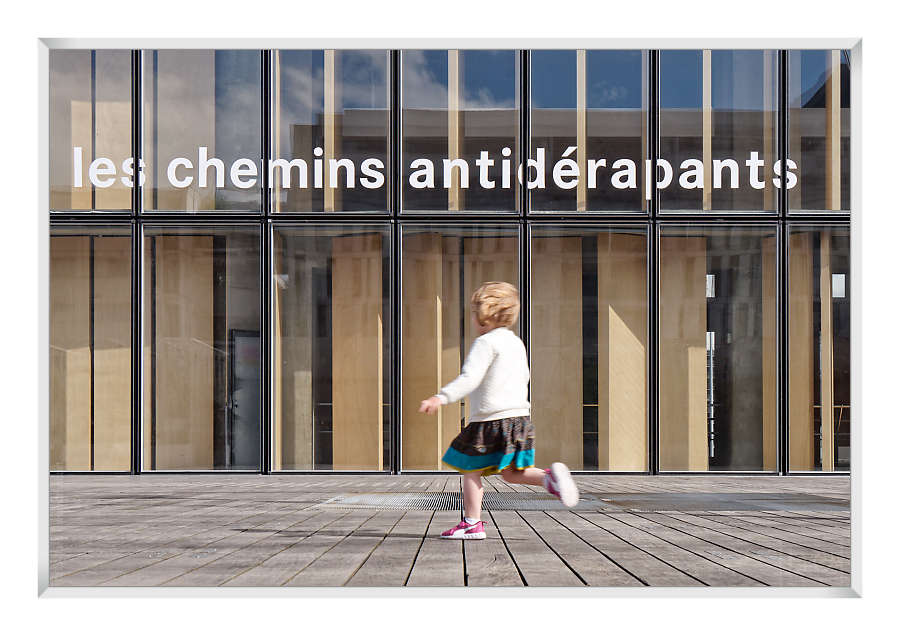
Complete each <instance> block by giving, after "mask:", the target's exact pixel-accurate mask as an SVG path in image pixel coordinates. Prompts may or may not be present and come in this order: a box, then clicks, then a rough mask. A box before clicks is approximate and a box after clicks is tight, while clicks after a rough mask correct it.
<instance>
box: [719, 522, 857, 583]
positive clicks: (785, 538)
mask: <svg viewBox="0 0 900 636" xmlns="http://www.w3.org/2000/svg"><path fill="white" fill-rule="evenodd" d="M705 519H706V518H705ZM721 519H722V520H721V521H720V520H718V519H717V520H716V521H717V523H721V524H722V529H721V532H723V533H727V534H731V535H733V536H736V537H740V538H744V539H747V540H749V541H752V542H753V543H758V544H760V545H763V546H766V547H769V548H772V549H774V550H779V551H781V552H786V553H788V554H790V555H792V556H795V557H798V558H801V559H805V560H807V561H812V562H813V563H818V564H819V565H823V566H825V567H829V568H832V569H835V570H840V571H841V572H847V573H849V572H850V559H849V558H848V557H843V556H837V555H835V554H832V553H830V552H824V551H822V550H819V549H817V548H811V547H809V546H804V545H801V544H797V543H796V542H794V541H793V537H791V533H790V532H784V533H779V535H782V536H778V537H773V536H771V535H770V534H767V533H766V532H763V531H761V530H762V529H761V528H760V526H757V525H754V524H753V523H749V522H747V521H744V520H743V518H742V517H738V516H734V517H731V516H729V517H722V518H721ZM707 520H709V521H713V520H712V519H707ZM709 527H710V528H714V529H716V528H718V526H712V525H710V526H709Z"/></svg>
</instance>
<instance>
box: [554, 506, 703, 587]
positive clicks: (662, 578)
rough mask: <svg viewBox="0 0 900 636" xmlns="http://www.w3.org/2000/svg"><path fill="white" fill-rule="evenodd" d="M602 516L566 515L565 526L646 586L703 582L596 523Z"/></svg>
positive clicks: (598, 514)
mask: <svg viewBox="0 0 900 636" xmlns="http://www.w3.org/2000/svg"><path fill="white" fill-rule="evenodd" d="M548 514H550V516H552V517H555V518H557V519H559V518H560V517H559V516H558V515H560V514H561V513H557V512H551V513H548ZM570 514H571V513H570ZM601 516H603V515H601V514H600V513H584V514H581V513H578V514H572V515H571V516H570V517H567V518H566V527H567V528H569V529H570V530H571V531H573V532H575V533H576V534H577V535H578V536H579V537H581V538H582V539H583V540H584V541H586V542H588V543H590V544H591V545H592V546H594V547H595V548H596V549H597V550H599V551H600V552H601V553H602V554H603V555H604V556H605V557H606V558H608V559H609V560H610V561H612V562H613V563H615V564H617V565H618V566H619V567H621V568H622V569H624V570H625V571H626V572H628V573H629V574H631V575H632V576H634V577H635V578H637V579H639V580H640V581H641V582H642V583H644V584H645V585H668V586H697V585H702V584H701V583H700V581H697V580H696V579H693V578H691V577H690V576H688V575H686V574H685V573H683V572H680V571H679V570H677V569H676V568H674V567H672V566H671V565H669V564H668V563H666V562H664V561H661V560H659V559H657V558H655V557H654V556H653V555H651V554H648V553H647V552H645V551H644V550H641V549H640V548H637V547H635V546H633V545H631V544H630V543H628V542H627V541H625V540H623V539H621V538H620V537H618V536H617V535H615V534H613V533H611V532H609V531H607V530H605V529H604V528H602V527H601V526H599V525H597V523H595V522H600V523H602V521H601V520H599V519H598V518H599V517H601Z"/></svg>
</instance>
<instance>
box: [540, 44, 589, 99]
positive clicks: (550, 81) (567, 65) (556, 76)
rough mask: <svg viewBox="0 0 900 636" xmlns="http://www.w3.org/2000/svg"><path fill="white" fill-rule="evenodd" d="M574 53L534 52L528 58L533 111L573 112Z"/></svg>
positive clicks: (575, 80) (574, 85) (575, 83)
mask: <svg viewBox="0 0 900 636" xmlns="http://www.w3.org/2000/svg"><path fill="white" fill-rule="evenodd" d="M575 60H576V56H575V51H534V52H533V53H532V54H531V105H532V107H533V108H575V106H576V101H577V95H576V90H577V89H576V85H577V81H578V78H577V68H576V61H575Z"/></svg>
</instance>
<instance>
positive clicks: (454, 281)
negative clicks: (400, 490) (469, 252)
mask: <svg viewBox="0 0 900 636" xmlns="http://www.w3.org/2000/svg"><path fill="white" fill-rule="evenodd" d="M441 243H442V249H443V260H442V267H441V301H440V302H441V384H442V385H444V384H447V383H448V382H450V381H451V380H452V379H453V378H455V377H456V376H458V375H459V372H460V367H461V366H462V363H461V359H462V358H463V356H465V354H466V352H465V351H463V350H462V348H461V345H462V334H461V333H460V329H459V321H460V318H461V317H462V318H464V319H466V320H469V319H470V317H469V307H468V305H466V306H460V301H459V297H460V296H459V284H460V281H459V272H460V268H461V267H462V265H461V258H462V257H461V255H460V245H461V242H460V239H459V238H458V237H448V238H444V239H442V241H441ZM463 300H464V301H465V300H467V299H463ZM460 314H463V315H462V316H460ZM438 426H439V427H440V428H439V431H440V432H439V434H438V440H439V443H440V446H441V448H447V447H448V446H450V442H452V441H453V438H454V437H456V436H457V435H458V434H459V432H460V430H462V404H461V403H460V402H454V403H453V404H447V405H446V406H444V407H442V408H441V415H440V419H439V421H438ZM440 468H446V466H441V467H440Z"/></svg>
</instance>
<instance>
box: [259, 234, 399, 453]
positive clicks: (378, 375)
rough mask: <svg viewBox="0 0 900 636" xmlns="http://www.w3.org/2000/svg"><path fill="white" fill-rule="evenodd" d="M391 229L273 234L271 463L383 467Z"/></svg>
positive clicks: (388, 440) (388, 376)
mask: <svg viewBox="0 0 900 636" xmlns="http://www.w3.org/2000/svg"><path fill="white" fill-rule="evenodd" d="M390 243H391V242H390V231H389V228H387V227H386V226H379V225H368V226H352V227H351V226H346V225H328V226H323V225H304V226H301V227H278V228H277V229H275V231H274V234H273V258H274V280H273V281H272V292H273V297H272V301H271V303H272V304H271V307H272V321H273V329H272V334H273V335H272V337H273V342H272V351H273V363H272V371H273V378H272V387H273V388H272V392H273V404H274V407H275V408H274V412H273V414H272V415H273V417H272V421H273V430H274V434H273V436H272V457H273V462H272V465H273V467H274V469H275V470H314V469H315V470H388V469H390V450H391V437H390V428H391V426H390V424H391V420H390V382H391V364H390V359H391V356H390V342H391V332H390V324H391V315H390V284H391V283H390Z"/></svg>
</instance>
